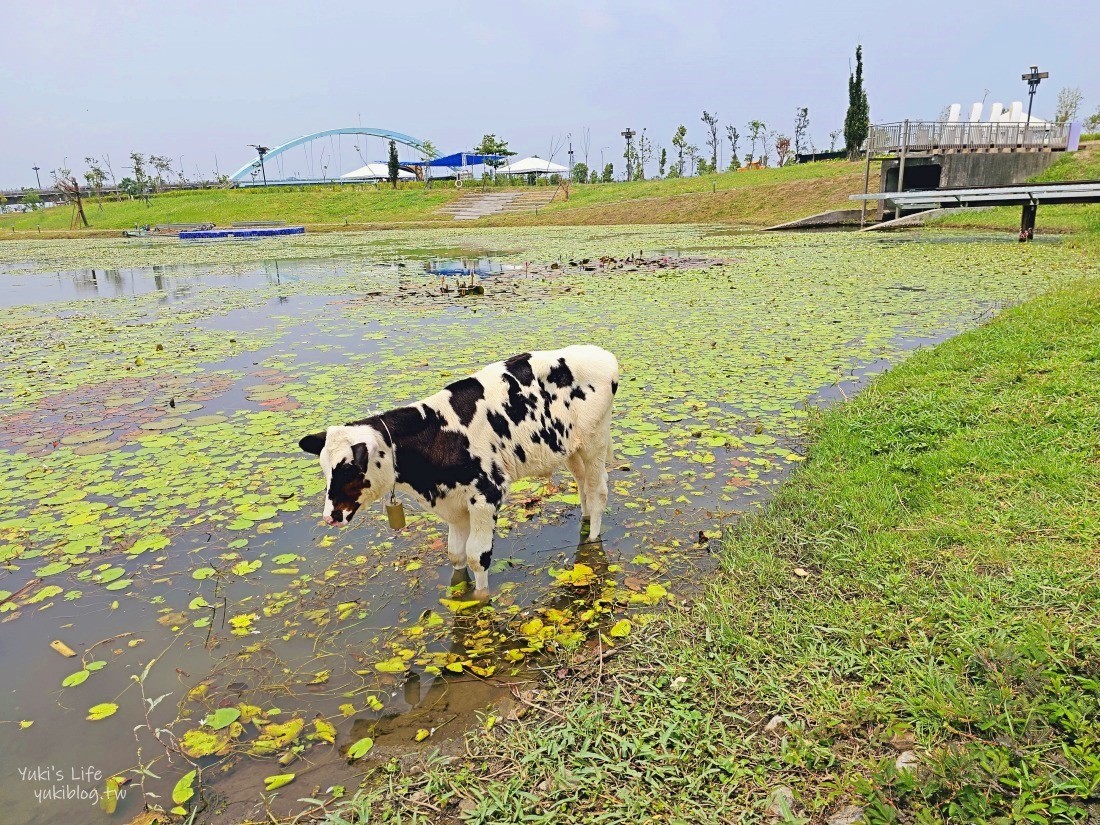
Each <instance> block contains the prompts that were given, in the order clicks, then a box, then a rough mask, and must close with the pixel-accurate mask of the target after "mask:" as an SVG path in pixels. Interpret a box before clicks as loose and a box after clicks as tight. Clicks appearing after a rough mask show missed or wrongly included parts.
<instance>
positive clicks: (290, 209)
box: [0, 182, 461, 232]
mask: <svg viewBox="0 0 1100 825" xmlns="http://www.w3.org/2000/svg"><path fill="white" fill-rule="evenodd" d="M459 194H461V193H460V192H459V190H457V189H455V188H454V187H453V186H451V185H447V184H444V183H442V182H437V183H436V184H435V185H433V187H432V188H431V190H426V189H425V188H424V187H423V185H421V184H402V188H399V189H396V190H394V189H390V188H389V187H387V186H379V187H377V188H375V187H374V186H371V185H366V184H363V185H333V186H306V187H283V186H280V187H274V186H271V187H266V188H264V187H258V186H257V187H245V188H241V189H202V190H189V191H182V192H162V193H160V194H157V195H153V196H152V197H151V198H150V200H149V204H148V205H146V204H145V202H144V201H142V200H129V199H126V200H120V201H116V200H111V199H108V198H105V199H104V201H103V204H102V208H100V204H99V203H98V202H97V199H95V198H89V197H85V200H84V212H85V214H86V215H87V217H88V222H89V223H90V224H91V228H92V229H126V228H129V227H132V226H134V225H142V224H151V225H152V224H158V223H203V222H211V223H216V224H218V225H220V226H227V225H229V224H231V223H233V222H234V221H261V220H285V221H287V222H288V223H310V224H324V223H327V224H337V225H341V226H342V225H343V224H344V222H345V220H346V221H347V222H348V223H350V224H362V223H388V222H401V221H424V220H439V219H440V216H439V215H437V214H436V212H437V210H438V209H439V208H440V207H441V206H443V205H444V204H446V203H449V202H450V201H451V200H453V199H454V198H455V197H457V196H458V195H459ZM71 219H72V207H71V206H65V205H61V206H56V207H51V208H49V209H40V210H38V211H37V212H28V213H24V214H18V215H16V214H12V215H4V216H0V228H2V229H4V230H5V231H7V232H10V231H11V228H15V229H16V230H34V229H35V228H36V227H39V226H41V227H42V229H44V230H67V229H69V226H70V221H71Z"/></svg>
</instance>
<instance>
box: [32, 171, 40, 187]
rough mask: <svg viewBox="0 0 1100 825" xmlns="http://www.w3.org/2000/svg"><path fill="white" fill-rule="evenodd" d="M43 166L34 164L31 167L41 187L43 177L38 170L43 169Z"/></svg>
mask: <svg viewBox="0 0 1100 825" xmlns="http://www.w3.org/2000/svg"><path fill="white" fill-rule="evenodd" d="M41 168H42V167H41V166H32V167H31V169H33V170H34V179H35V180H36V181H38V188H39V189H41V188H42V178H40V177H38V170H39V169H41Z"/></svg>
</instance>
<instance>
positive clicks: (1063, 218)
mask: <svg viewBox="0 0 1100 825" xmlns="http://www.w3.org/2000/svg"><path fill="white" fill-rule="evenodd" d="M1031 180H1032V181H1033V182H1035V183H1057V182H1060V181H1080V180H1100V141H1092V142H1089V143H1086V144H1082V146H1081V149H1080V150H1079V151H1077V152H1067V153H1065V154H1063V156H1062V157H1061V158H1059V159H1058V160H1057V161H1056V162H1055V163H1053V164H1052V165H1051V166H1050V167H1049V168H1047V169H1046V170H1045V171H1043V172H1042V173H1041V174H1039V175H1036V176H1035V177H1034V178H1032V179H1031ZM934 223H935V225H937V226H950V227H956V228H970V229H998V230H1002V229H1003V230H1007V231H1011V230H1016V231H1019V229H1020V207H1018V206H1001V207H996V208H994V209H987V210H984V211H981V212H964V213H961V214H957V215H949V216H947V217H945V218H941V219H939V220H936V221H934ZM1035 231H1036V233H1037V234H1039V235H1042V234H1044V233H1049V232H1052V231H1057V232H1076V233H1087V234H1088V235H1090V236H1091V239H1086V240H1087V241H1088V242H1091V243H1092V244H1093V245H1094V246H1095V245H1096V242H1097V240H1098V239H1100V205H1096V204H1065V205H1060V206H1042V205H1041V206H1040V207H1039V213H1038V219H1037V223H1036V229H1035Z"/></svg>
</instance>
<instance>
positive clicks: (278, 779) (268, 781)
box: [264, 773, 297, 791]
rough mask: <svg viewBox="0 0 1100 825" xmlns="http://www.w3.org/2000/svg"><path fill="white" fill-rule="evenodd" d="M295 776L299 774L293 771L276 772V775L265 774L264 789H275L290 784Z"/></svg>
mask: <svg viewBox="0 0 1100 825" xmlns="http://www.w3.org/2000/svg"><path fill="white" fill-rule="evenodd" d="M295 776H297V774H293V773H280V774H276V775H275V776H265V777H264V790H265V791H273V790H275V789H276V788H281V787H283V785H289V784H290V783H291V782H293V781H294V777H295Z"/></svg>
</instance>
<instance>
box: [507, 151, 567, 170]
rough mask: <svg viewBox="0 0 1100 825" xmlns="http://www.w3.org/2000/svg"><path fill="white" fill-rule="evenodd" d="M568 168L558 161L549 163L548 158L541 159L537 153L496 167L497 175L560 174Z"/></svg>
mask: <svg viewBox="0 0 1100 825" xmlns="http://www.w3.org/2000/svg"><path fill="white" fill-rule="evenodd" d="M568 171H569V170H568V169H566V168H565V167H564V166H562V165H561V164H560V163H551V162H550V161H548V160H543V159H542V158H540V157H539V156H538V155H535V156H533V157H529V158H524V159H523V160H517V161H516V162H515V163H510V164H508V165H507V166H501V167H500V168H499V169H497V174H498V175H529V174H531V173H535V174H542V175H546V174H554V173H557V174H562V173H564V172H568Z"/></svg>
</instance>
